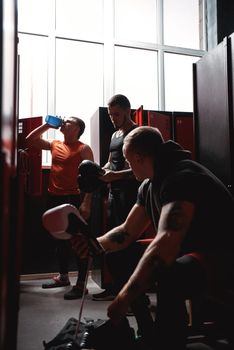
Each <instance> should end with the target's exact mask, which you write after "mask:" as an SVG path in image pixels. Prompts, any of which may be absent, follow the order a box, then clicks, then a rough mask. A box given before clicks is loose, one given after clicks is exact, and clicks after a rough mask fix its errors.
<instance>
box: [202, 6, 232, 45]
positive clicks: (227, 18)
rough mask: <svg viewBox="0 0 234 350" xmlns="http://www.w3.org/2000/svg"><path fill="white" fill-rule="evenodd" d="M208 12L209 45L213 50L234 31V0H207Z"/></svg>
mask: <svg viewBox="0 0 234 350" xmlns="http://www.w3.org/2000/svg"><path fill="white" fill-rule="evenodd" d="M206 12H207V13H206V23H207V26H206V31H207V46H208V50H211V49H212V48H214V47H215V46H216V45H218V44H219V43H220V42H221V41H222V40H223V39H224V37H225V36H228V35H230V34H231V33H233V32H234V20H233V18H234V1H233V0H207V2H206Z"/></svg>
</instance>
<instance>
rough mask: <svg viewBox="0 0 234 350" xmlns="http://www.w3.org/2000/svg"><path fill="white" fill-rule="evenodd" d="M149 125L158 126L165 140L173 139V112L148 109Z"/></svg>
mask: <svg viewBox="0 0 234 350" xmlns="http://www.w3.org/2000/svg"><path fill="white" fill-rule="evenodd" d="M148 125H149V126H153V127H155V128H158V129H159V130H160V132H161V133H162V136H163V138H164V140H165V141H168V140H172V137H173V136H172V114H171V113H170V112H167V113H165V114H164V113H162V112H156V111H148Z"/></svg>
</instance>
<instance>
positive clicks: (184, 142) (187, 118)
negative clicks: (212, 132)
mask: <svg viewBox="0 0 234 350" xmlns="http://www.w3.org/2000/svg"><path fill="white" fill-rule="evenodd" d="M174 126H175V130H174V138H175V142H178V143H179V144H180V145H181V146H182V147H183V148H184V149H187V150H188V151H190V152H191V153H192V159H194V160H195V143H194V127H193V114H192V113H187V114H179V113H178V114H175V115H174Z"/></svg>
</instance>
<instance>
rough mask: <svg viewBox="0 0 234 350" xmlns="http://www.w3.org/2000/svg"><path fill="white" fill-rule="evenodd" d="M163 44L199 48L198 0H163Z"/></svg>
mask: <svg viewBox="0 0 234 350" xmlns="http://www.w3.org/2000/svg"><path fill="white" fill-rule="evenodd" d="M163 4H164V44H165V45H171V46H180V47H186V48H193V49H199V48H200V44H199V0H180V1H175V0H164V1H163Z"/></svg>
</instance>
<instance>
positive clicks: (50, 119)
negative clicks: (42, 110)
mask: <svg viewBox="0 0 234 350" xmlns="http://www.w3.org/2000/svg"><path fill="white" fill-rule="evenodd" d="M45 122H46V123H47V124H49V125H50V126H53V127H54V128H59V127H60V126H62V123H63V119H62V118H61V117H59V116H57V115H47V116H46V118H45Z"/></svg>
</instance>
